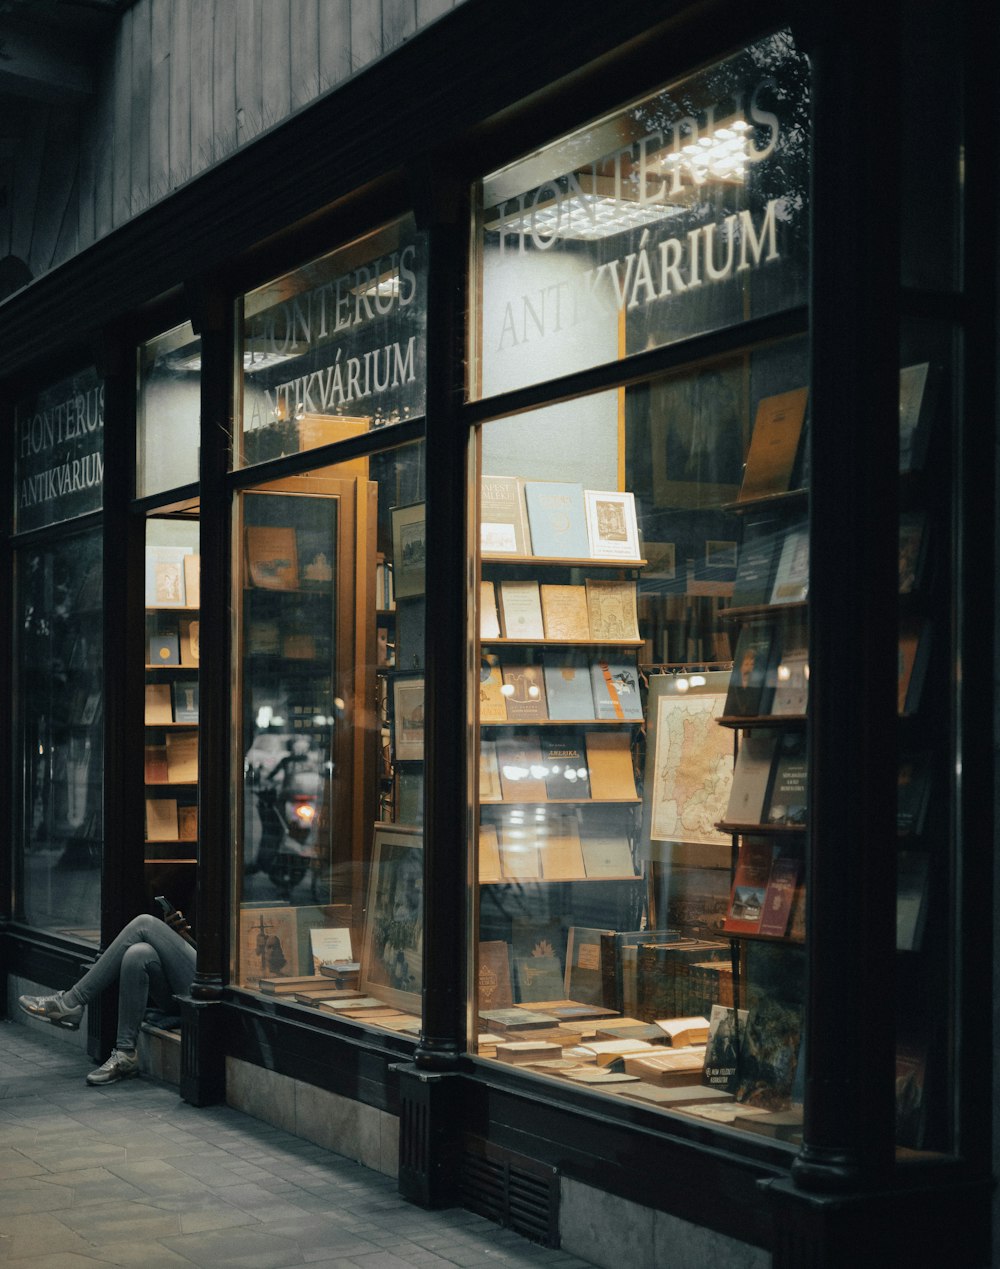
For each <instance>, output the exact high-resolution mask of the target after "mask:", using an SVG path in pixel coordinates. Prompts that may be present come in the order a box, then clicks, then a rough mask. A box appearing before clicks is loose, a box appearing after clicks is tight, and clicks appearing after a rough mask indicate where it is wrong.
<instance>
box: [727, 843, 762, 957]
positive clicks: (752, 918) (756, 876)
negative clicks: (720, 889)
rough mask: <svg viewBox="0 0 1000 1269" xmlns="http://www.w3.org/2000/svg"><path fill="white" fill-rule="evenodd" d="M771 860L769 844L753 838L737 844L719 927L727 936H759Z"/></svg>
mask: <svg viewBox="0 0 1000 1269" xmlns="http://www.w3.org/2000/svg"><path fill="white" fill-rule="evenodd" d="M773 859H774V845H773V843H772V842H770V841H768V840H764V839H761V838H755V837H744V838H743V839H742V841H741V842H740V848H739V857H738V859H737V862H736V871H735V873H734V875H733V885H732V889H731V891H730V895H729V908H728V911H727V912H726V917H725V920H724V921H723V927H722V928H723V929H724V930H725V931H726V933H727V934H757V933H758V932H759V930H760V923H761V919H762V918H763V915H764V900H765V897H766V895H767V882H768V879H769V877H770V876H771V863H772V861H773Z"/></svg>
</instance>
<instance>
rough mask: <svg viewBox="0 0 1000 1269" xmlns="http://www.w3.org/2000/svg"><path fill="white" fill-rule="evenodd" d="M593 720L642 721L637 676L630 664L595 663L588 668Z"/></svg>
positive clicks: (633, 665) (635, 670)
mask: <svg viewBox="0 0 1000 1269" xmlns="http://www.w3.org/2000/svg"><path fill="white" fill-rule="evenodd" d="M590 678H591V683H592V685H593V690H594V705H595V706H596V707H597V717H598V718H606V719H619V718H629V719H632V718H642V698H641V697H640V695H639V673H638V671H637V669H636V665H635V662H634V661H595V662H594V663H593V665H592V666H591V667H590Z"/></svg>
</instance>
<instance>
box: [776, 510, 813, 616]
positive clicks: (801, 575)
mask: <svg viewBox="0 0 1000 1269" xmlns="http://www.w3.org/2000/svg"><path fill="white" fill-rule="evenodd" d="M808 594H809V530H808V528H807V527H806V526H805V525H796V526H795V527H793V528H791V529H789V530H788V531H787V533H786V534H785V535H784V537H783V538H782V542H781V551H780V553H779V555H778V564H777V568H776V569H775V572H774V582H773V583H772V586H771V603H772V604H796V603H802V602H803V601H804V600H805V599H806V597H807V596H808Z"/></svg>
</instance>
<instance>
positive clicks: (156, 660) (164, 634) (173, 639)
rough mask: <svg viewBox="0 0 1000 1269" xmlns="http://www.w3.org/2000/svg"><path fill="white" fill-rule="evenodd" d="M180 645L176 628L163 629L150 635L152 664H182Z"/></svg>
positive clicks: (150, 661)
mask: <svg viewBox="0 0 1000 1269" xmlns="http://www.w3.org/2000/svg"><path fill="white" fill-rule="evenodd" d="M180 663H181V654H180V645H179V643H178V642H177V631H176V630H163V631H159V632H158V633H156V634H153V635H150V637H149V664H150V665H180Z"/></svg>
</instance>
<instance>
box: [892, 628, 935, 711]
mask: <svg viewBox="0 0 1000 1269" xmlns="http://www.w3.org/2000/svg"><path fill="white" fill-rule="evenodd" d="M930 642H931V631H930V625H929V623H927V622H923V621H920V620H917V619H909V620H906V621H904V622H902V623H901V626H900V632H899V658H898V665H897V679H896V683H897V708H898V710H899V713H900V715H902V716H903V717H909V716H910V715H912V714H915V713H916V712H917V710H918V709H919V707H920V696H921V693H922V691H923V686H924V679H925V677H926V675H927V664H928V661H929V659H930Z"/></svg>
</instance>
